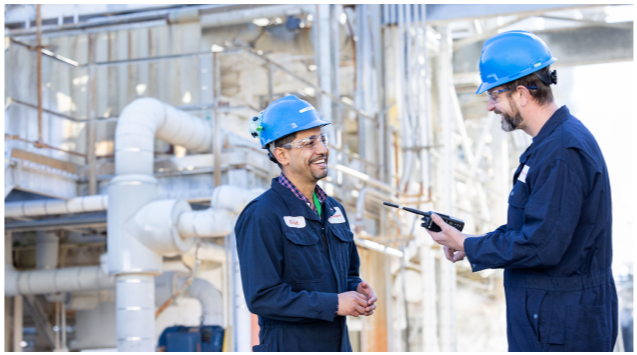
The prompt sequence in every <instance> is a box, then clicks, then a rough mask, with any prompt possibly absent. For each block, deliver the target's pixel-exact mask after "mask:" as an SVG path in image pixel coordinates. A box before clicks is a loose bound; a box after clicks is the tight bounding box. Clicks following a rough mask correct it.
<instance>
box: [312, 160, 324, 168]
mask: <svg viewBox="0 0 637 355" xmlns="http://www.w3.org/2000/svg"><path fill="white" fill-rule="evenodd" d="M310 165H316V166H319V167H321V168H325V167H327V159H325V158H322V159H317V160H315V161H313V162H311V163H310Z"/></svg>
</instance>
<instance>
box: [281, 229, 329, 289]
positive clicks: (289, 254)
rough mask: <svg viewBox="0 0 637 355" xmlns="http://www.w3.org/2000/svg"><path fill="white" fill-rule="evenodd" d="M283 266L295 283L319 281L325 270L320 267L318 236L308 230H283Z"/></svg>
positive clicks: (321, 279)
mask: <svg viewBox="0 0 637 355" xmlns="http://www.w3.org/2000/svg"><path fill="white" fill-rule="evenodd" d="M285 238H286V239H287V241H288V243H287V244H286V251H285V267H286V268H287V269H288V270H290V276H291V277H292V279H293V280H294V281H295V282H296V283H308V282H321V281H323V276H324V274H325V272H324V271H323V270H322V269H321V265H323V263H322V261H321V251H320V249H319V245H318V242H319V236H318V234H316V233H312V232H310V231H302V232H299V231H295V230H288V231H285Z"/></svg>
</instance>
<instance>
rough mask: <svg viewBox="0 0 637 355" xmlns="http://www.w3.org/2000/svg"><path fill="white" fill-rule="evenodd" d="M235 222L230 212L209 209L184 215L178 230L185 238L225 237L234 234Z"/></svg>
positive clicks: (180, 219)
mask: <svg viewBox="0 0 637 355" xmlns="http://www.w3.org/2000/svg"><path fill="white" fill-rule="evenodd" d="M234 220H235V216H234V215H233V214H232V213H230V212H228V210H225V209H217V208H208V209H206V210H203V211H191V212H185V213H182V214H181V215H180V216H179V222H178V224H177V228H178V230H179V234H180V235H181V236H182V237H184V238H193V237H223V236H226V235H228V234H230V233H232V229H233V227H234ZM192 240H193V241H194V239H192Z"/></svg>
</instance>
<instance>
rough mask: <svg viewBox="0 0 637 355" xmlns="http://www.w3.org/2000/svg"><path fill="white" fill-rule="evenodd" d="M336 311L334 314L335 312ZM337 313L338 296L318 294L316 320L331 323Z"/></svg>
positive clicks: (334, 294)
mask: <svg viewBox="0 0 637 355" xmlns="http://www.w3.org/2000/svg"><path fill="white" fill-rule="evenodd" d="M335 310H336V312H335ZM337 312H338V294H336V293H322V292H321V293H319V311H318V313H317V315H316V317H314V318H316V319H323V320H326V321H330V322H333V321H334V318H336V313H337Z"/></svg>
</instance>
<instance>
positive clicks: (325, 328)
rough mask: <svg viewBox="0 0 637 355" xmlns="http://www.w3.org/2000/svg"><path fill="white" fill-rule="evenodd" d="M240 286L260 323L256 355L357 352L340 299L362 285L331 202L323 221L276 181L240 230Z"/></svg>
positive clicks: (339, 209) (341, 212)
mask: <svg viewBox="0 0 637 355" xmlns="http://www.w3.org/2000/svg"><path fill="white" fill-rule="evenodd" d="M235 235H236V239H237V250H238V254H239V263H240V266H241V282H242V284H243V292H244V295H245V299H246V303H247V305H248V308H249V309H250V312H252V313H254V314H257V315H258V316H259V326H260V328H261V330H260V332H259V343H260V345H257V346H255V347H254V351H352V348H351V345H350V341H349V335H348V332H347V326H346V324H345V317H343V316H337V315H336V311H337V304H338V294H339V293H342V292H347V291H355V290H356V287H357V286H358V284H359V283H360V282H361V281H362V280H361V279H360V277H359V273H358V269H359V265H360V261H359V258H358V251H357V249H356V245H355V244H354V239H353V238H354V235H353V233H352V232H351V230H350V227H349V221H348V220H347V216H346V215H345V209H344V208H343V206H342V205H341V204H340V203H338V202H337V201H336V200H334V199H333V198H331V197H329V196H328V197H327V200H325V203H324V204H323V208H322V215H321V218H319V216H318V215H317V214H316V213H315V212H314V211H313V210H312V209H311V208H310V207H308V206H307V205H306V204H305V203H304V202H303V201H301V200H300V199H299V198H298V197H296V196H295V195H294V193H293V192H292V191H291V190H289V189H288V188H286V187H284V186H282V185H281V184H279V182H278V181H277V179H272V185H271V188H270V189H269V190H267V191H266V192H264V193H263V194H262V195H261V196H259V197H257V198H256V199H254V200H253V201H252V202H250V204H248V206H246V208H245V209H244V210H243V212H242V213H241V215H240V216H239V219H238V220H237V223H236V227H235Z"/></svg>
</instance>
